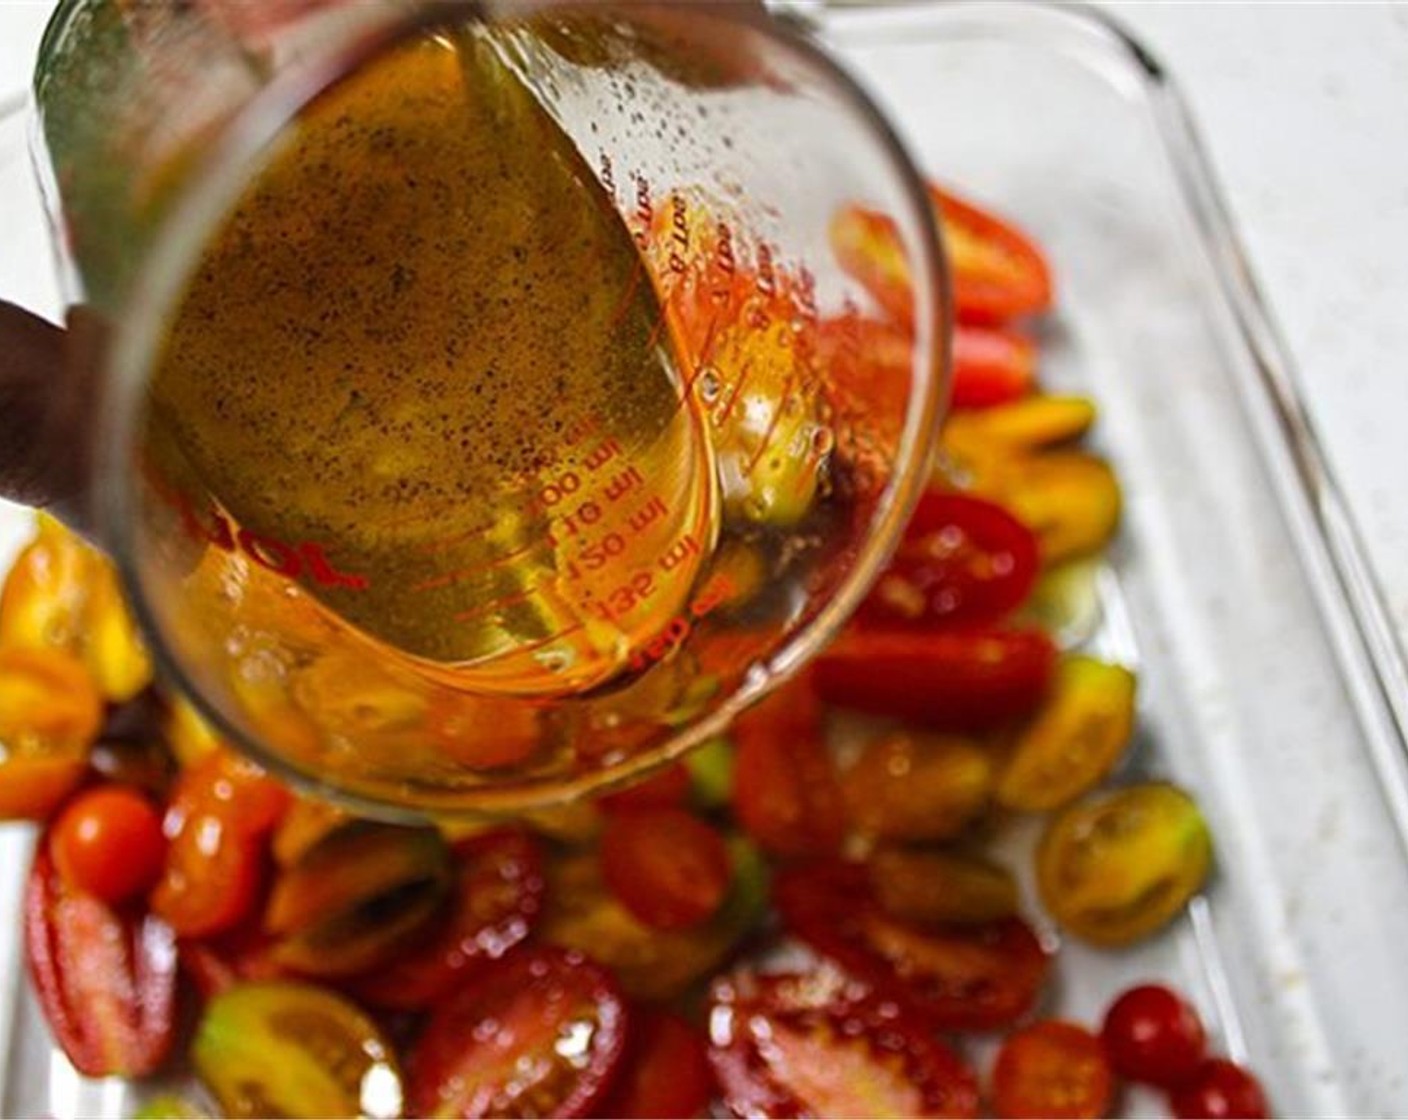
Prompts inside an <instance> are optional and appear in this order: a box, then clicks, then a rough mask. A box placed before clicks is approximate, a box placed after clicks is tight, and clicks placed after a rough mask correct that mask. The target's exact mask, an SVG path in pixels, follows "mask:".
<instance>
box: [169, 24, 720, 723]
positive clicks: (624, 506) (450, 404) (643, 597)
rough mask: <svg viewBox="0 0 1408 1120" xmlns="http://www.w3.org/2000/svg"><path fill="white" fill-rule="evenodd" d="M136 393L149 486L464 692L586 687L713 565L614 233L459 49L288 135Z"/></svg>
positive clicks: (506, 97) (360, 79) (682, 400)
mask: <svg viewBox="0 0 1408 1120" xmlns="http://www.w3.org/2000/svg"><path fill="white" fill-rule="evenodd" d="M153 396H154V408H153V412H152V419H151V421H150V423H151V428H150V431H149V434H150V458H151V459H152V461H153V465H154V466H155V467H156V468H157V469H158V470H159V471H160V472H161V473H163V474H164V475H166V476H167V482H169V483H171V484H172V485H175V486H177V487H180V488H189V489H191V490H195V491H197V492H200V491H204V492H205V493H206V494H208V495H209V496H210V497H211V498H212V499H213V501H214V503H215V504H216V505H217V506H218V507H219V508H220V509H221V510H222V511H223V512H224V513H226V514H227V515H228V516H229V517H230V518H231V519H233V521H234V522H235V523H237V526H238V527H239V528H240V529H242V530H243V531H244V532H243V534H242V535H241V538H240V539H241V541H242V542H243V543H244V544H245V546H246V548H245V550H246V552H248V553H251V554H253V555H254V556H255V558H256V559H260V561H261V563H264V564H265V566H278V567H280V568H281V570H283V571H285V572H286V574H290V575H291V576H292V578H294V579H295V580H296V581H297V582H298V583H299V584H300V586H301V587H302V588H303V589H304V590H305V591H307V592H308V593H309V594H311V595H312V596H313V597H314V598H315V599H316V600H317V601H318V602H320V603H321V604H322V605H323V606H324V607H326V608H328V609H330V610H331V611H332V612H334V613H335V614H336V615H338V616H340V617H341V618H342V619H344V620H346V621H347V622H349V623H351V624H352V625H353V626H354V627H356V628H357V629H358V630H360V631H361V632H362V633H363V634H365V635H367V636H370V637H371V638H373V639H375V640H376V641H377V642H380V643H384V645H386V646H389V647H392V648H393V649H394V650H396V651H399V652H400V653H402V654H404V655H407V656H408V657H409V658H412V659H416V661H417V663H418V665H419V667H420V668H421V669H422V670H423V671H428V672H430V673H433V674H435V675H436V676H438V677H440V678H441V679H444V680H447V681H450V682H453V683H456V684H459V685H462V686H463V687H466V688H470V689H475V690H480V691H488V692H499V693H516V694H526V695H550V694H558V693H564V692H570V691H580V690H584V689H588V688H591V687H593V686H595V685H598V684H600V683H602V682H604V681H608V680H610V679H611V678H612V677H613V676H615V675H617V674H618V673H619V672H620V671H621V669H622V667H623V666H624V665H625V664H626V663H627V661H628V660H629V658H630V655H631V653H632V651H633V650H635V649H637V648H639V647H640V646H641V644H642V643H645V642H648V641H649V640H650V639H652V638H653V637H654V636H656V635H657V634H658V633H659V632H660V631H661V630H662V629H663V628H664V627H665V626H666V624H667V623H668V622H669V621H670V619H671V618H672V617H674V616H675V615H677V614H678V612H679V611H680V610H681V609H682V607H683V606H684V605H685V603H686V600H687V597H688V595H689V593H690V590H691V587H692V586H693V585H694V583H695V581H696V577H697V575H698V574H699V571H700V568H701V565H702V564H703V562H704V561H705V560H706V559H707V557H708V556H709V554H710V552H711V550H712V548H713V546H714V543H715V538H716V535H717V520H718V504H719V503H718V500H717V496H716V483H715V469H714V465H713V462H712V458H711V452H710V450H709V444H708V441H707V440H706V438H705V437H704V433H703V430H702V427H701V422H700V420H699V418H698V416H697V415H696V412H695V409H694V408H693V407H692V405H691V404H690V403H689V402H688V400H687V399H686V396H687V394H685V392H684V389H683V387H682V384H681V373H680V371H679V370H677V369H676V368H675V366H674V365H673V363H672V359H671V344H670V339H669V338H668V337H667V332H666V331H665V330H664V328H663V326H662V318H661V313H660V308H659V305H658V302H657V300H656V298H655V295H654V293H653V291H652V287H651V283H650V280H649V277H648V276H646V275H645V274H644V272H643V270H642V268H641V264H640V258H639V254H638V252H637V250H636V248H635V246H634V244H633V242H632V240H631V238H630V235H629V233H628V231H627V230H626V228H625V226H624V224H623V223H622V221H621V219H620V218H619V216H618V215H617V214H616V212H615V210H614V209H613V208H612V206H611V204H610V201H609V199H607V198H606V197H605V195H604V194H603V192H602V191H601V189H600V187H599V186H598V185H597V183H596V181H595V180H594V178H593V177H592V175H591V173H590V172H589V170H588V169H587V168H586V167H585V166H584V165H583V163H582V161H581V159H580V157H579V156H578V154H577V153H576V152H575V150H574V149H573V148H572V147H571V144H570V142H569V141H568V140H567V138H566V137H565V136H564V135H563V134H562V133H561V132H560V131H559V130H558V129H557V127H556V126H555V125H553V124H552V123H551V122H550V121H549V120H548V119H547V117H546V115H545V114H544V113H543V111H542V110H541V109H540V107H539V106H538V105H537V104H536V103H535V102H534V101H533V99H532V97H531V95H530V94H529V93H528V92H527V91H526V89H525V88H524V87H523V86H522V85H521V83H519V82H518V81H517V80H516V79H515V78H513V77H512V76H511V75H510V74H509V73H508V72H507V71H506V70H505V69H504V68H503V66H502V65H501V64H500V63H499V62H498V61H497V60H496V59H495V58H494V57H493V56H492V55H491V54H490V53H489V49H488V47H487V46H486V45H485V44H484V43H483V42H482V41H480V40H477V39H475V38H472V37H470V36H465V37H463V38H459V39H454V40H451V39H448V38H442V37H437V38H435V39H433V40H429V41H425V42H420V43H416V44H414V45H411V46H408V47H406V48H402V49H401V50H399V51H397V52H395V53H392V54H390V55H388V56H386V57H385V58H384V59H381V60H379V61H377V62H376V63H375V64H374V65H372V66H370V67H367V68H365V69H363V70H362V71H360V72H358V74H357V75H356V76H355V77H354V78H352V79H350V80H349V81H348V82H346V83H344V84H342V85H341V86H339V87H337V88H336V89H335V90H333V91H332V92H331V93H329V94H327V95H325V96H323V97H322V98H321V99H320V100H319V101H317V102H316V103H315V104H314V105H313V106H312V107H311V108H310V109H309V110H308V111H307V112H306V113H305V114H304V115H303V116H302V117H301V118H300V119H299V122H298V123H297V126H296V127H295V128H294V129H292V130H290V133H289V135H288V137H287V138H286V139H284V140H283V141H281V145H280V147H279V148H278V149H277V151H276V152H275V153H274V155H273V156H272V158H271V160H270V162H269V163H268V165H267V167H266V168H265V169H264V170H263V172H262V173H261V174H260V175H259V176H258V178H257V179H256V181H255V182H254V184H253V185H252V186H251V187H250V188H249V189H248V190H247V191H246V193H245V194H244V196H243V197H242V198H241V200H240V201H239V203H238V206H237V208H236V209H235V211H234V213H233V214H232V216H231V217H230V218H229V220H228V222H227V224H226V225H225V227H224V228H223V230H222V231H221V232H220V234H219V236H218V238H217V239H216V240H215V242H214V243H213V245H212V246H211V247H210V248H209V250H208V252H207V253H206V254H205V256H204V257H203V259H202V262H201V264H200V267H199V270H198V272H197V274H196V275H195V277H194V278H193V280H192V282H191V284H190V287H189V290H188V292H187V293H186V295H185V298H184V301H183V303H182V304H181V306H180V309H179V313H178V314H177V316H176V318H175V320H174V323H173V325H172V327H171V330H170V334H169V338H168V341H167V344H166V346H165V350H164V352H163V355H162V359H161V362H160V366H159V371H158V375H157V377H156V379H155V382H154V389H153ZM310 549H311V551H310ZM310 555H313V556H316V557H318V558H320V568H319V570H318V571H313V570H311V568H312V567H313V566H312V565H311V564H310V561H309V559H308V558H309V556H310ZM294 557H302V560H301V561H300V560H297V559H293V558H294ZM261 558H262V559H261Z"/></svg>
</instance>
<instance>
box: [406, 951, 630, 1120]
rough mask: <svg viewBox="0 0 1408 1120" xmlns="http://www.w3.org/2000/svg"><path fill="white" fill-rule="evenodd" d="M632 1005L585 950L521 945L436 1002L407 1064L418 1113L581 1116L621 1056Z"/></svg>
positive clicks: (410, 1091)
mask: <svg viewBox="0 0 1408 1120" xmlns="http://www.w3.org/2000/svg"><path fill="white" fill-rule="evenodd" d="M625 1038H626V1006H625V1003H624V1001H623V1000H622V998H621V995H620V993H619V991H618V990H617V988H616V983H615V981H614V980H612V978H611V975H610V974H609V973H608V972H606V970H605V969H603V968H601V967H600V966H599V965H596V964H593V963H592V962H591V961H589V960H588V959H587V958H586V957H583V956H582V955H581V954H580V953H571V952H567V951H564V950H561V949H554V948H550V947H542V948H536V949H521V950H519V951H517V952H515V953H512V954H510V955H509V956H507V957H505V958H504V959H503V960H500V961H496V962H495V963H494V964H493V965H491V966H489V967H488V968H486V969H485V970H484V971H482V972H481V973H480V974H479V975H478V976H477V977H476V979H475V981H474V983H472V984H468V985H466V986H465V987H463V988H460V989H459V991H458V992H456V993H455V995H454V996H452V997H451V998H450V999H449V1000H447V1001H446V1002H444V1003H442V1004H440V1006H439V1007H437V1008H436V1010H435V1012H434V1014H433V1015H432V1016H431V1019H430V1022H429V1024H428V1025H427V1026H426V1028H425V1033H424V1034H422V1035H421V1037H420V1039H419V1041H418V1042H417V1043H416V1045H415V1048H414V1049H413V1050H412V1052H411V1056H410V1060H409V1062H408V1069H409V1086H408V1102H407V1103H408V1106H409V1111H410V1112H411V1113H412V1114H413V1115H416V1116H427V1117H430V1116H434V1117H466V1118H467V1117H481V1116H503V1115H510V1116H514V1115H517V1116H584V1115H586V1114H587V1113H588V1112H589V1111H590V1110H591V1109H592V1107H593V1106H594V1105H595V1104H596V1103H597V1102H598V1101H599V1100H600V1099H601V1098H602V1096H603V1095H604V1094H605V1093H606V1091H607V1090H608V1089H609V1088H610V1084H611V1080H612V1077H613V1076H614V1075H615V1073H616V1070H617V1067H618V1066H619V1065H620V1063H621V1059H622V1056H623V1054H624V1051H625Z"/></svg>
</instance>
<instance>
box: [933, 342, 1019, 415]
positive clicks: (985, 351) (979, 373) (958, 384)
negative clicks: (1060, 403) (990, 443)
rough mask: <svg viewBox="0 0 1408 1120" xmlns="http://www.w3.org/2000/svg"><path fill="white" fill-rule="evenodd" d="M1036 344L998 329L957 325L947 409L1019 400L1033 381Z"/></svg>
mask: <svg viewBox="0 0 1408 1120" xmlns="http://www.w3.org/2000/svg"><path fill="white" fill-rule="evenodd" d="M1036 361H1037V351H1036V344H1035V343H1033V342H1032V340H1031V339H1029V338H1026V337H1025V336H1023V335H1020V334H1017V333H1016V332H1014V331H1009V330H1004V329H1002V328H1000V327H981V326H975V325H973V324H963V323H960V324H959V325H958V326H957V327H956V328H955V329H954V332H953V389H952V391H951V392H950V393H949V408H951V409H955V410H957V411H964V410H966V409H976V408H994V407H996V406H997V405H1002V404H1008V403H1010V402H1012V401H1015V400H1020V399H1021V398H1022V397H1025V396H1026V395H1027V394H1028V393H1030V392H1031V391H1032V386H1033V385H1034V384H1035V382H1036Z"/></svg>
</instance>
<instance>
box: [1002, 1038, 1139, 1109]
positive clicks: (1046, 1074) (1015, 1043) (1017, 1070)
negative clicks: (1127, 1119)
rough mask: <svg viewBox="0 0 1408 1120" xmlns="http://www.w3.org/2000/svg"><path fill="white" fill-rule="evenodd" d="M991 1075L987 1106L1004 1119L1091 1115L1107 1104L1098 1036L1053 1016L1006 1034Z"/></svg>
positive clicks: (1109, 1092)
mask: <svg viewBox="0 0 1408 1120" xmlns="http://www.w3.org/2000/svg"><path fill="white" fill-rule="evenodd" d="M992 1081H993V1093H992V1096H993V1107H994V1108H995V1110H996V1112H997V1115H998V1116H1002V1117H1006V1118H1008V1120H1021V1118H1022V1117H1053V1118H1060V1120H1096V1118H1097V1117H1100V1116H1104V1115H1105V1113H1106V1112H1107V1111H1108V1110H1109V1107H1110V1101H1111V1098H1112V1097H1113V1095H1114V1076H1113V1075H1112V1073H1111V1072H1110V1064H1109V1061H1108V1060H1107V1059H1106V1057H1105V1051H1104V1050H1103V1049H1102V1047H1101V1045H1100V1040H1099V1039H1098V1038H1096V1037H1095V1035H1093V1034H1091V1033H1090V1031H1088V1030H1086V1029H1085V1028H1084V1027H1082V1026H1078V1025H1077V1024H1075V1023H1067V1022H1063V1021H1061V1020H1059V1019H1047V1020H1044V1021H1042V1022H1040V1023H1032V1024H1031V1025H1030V1026H1027V1027H1023V1028H1022V1029H1021V1030H1018V1031H1014V1032H1013V1033H1012V1034H1011V1035H1009V1036H1008V1038H1007V1040H1006V1041H1005V1042H1004V1043H1003V1044H1002V1049H1001V1051H999V1052H998V1055H997V1064H996V1065H995V1066H994V1068H993V1077H992Z"/></svg>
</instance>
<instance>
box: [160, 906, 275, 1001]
mask: <svg viewBox="0 0 1408 1120" xmlns="http://www.w3.org/2000/svg"><path fill="white" fill-rule="evenodd" d="M276 944H277V942H276V940H275V938H274V935H273V934H271V933H269V932H268V931H267V930H265V929H264V926H263V923H262V922H260V921H259V920H258V915H257V914H251V915H250V916H249V917H247V918H246V919H245V920H243V921H242V922H240V924H239V925H237V926H235V927H234V928H233V929H227V930H225V931H224V932H222V933H218V934H216V935H215V936H213V937H201V938H189V937H183V938H182V939H181V940H180V942H179V943H178V946H177V949H178V952H179V953H180V956H181V968H182V970H183V971H184V972H185V974H186V976H187V977H188V978H189V979H190V981H191V983H192V984H194V985H195V989H196V991H197V992H199V993H200V995H201V997H202V998H203V999H207V1000H208V999H212V998H213V997H215V996H217V995H219V994H220V993H221V992H223V991H225V990H226V989H227V988H233V987H234V986H235V985H236V984H242V983H247V982H250V981H254V982H263V981H269V980H293V979H296V978H295V977H294V975H293V973H292V972H290V971H289V970H288V969H287V968H284V967H283V966H282V965H280V964H279V963H277V962H276V961H275V960H274V948H275V946H276Z"/></svg>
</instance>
